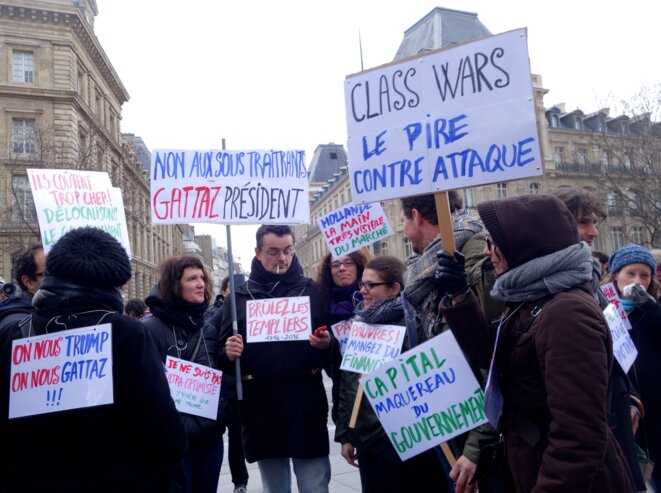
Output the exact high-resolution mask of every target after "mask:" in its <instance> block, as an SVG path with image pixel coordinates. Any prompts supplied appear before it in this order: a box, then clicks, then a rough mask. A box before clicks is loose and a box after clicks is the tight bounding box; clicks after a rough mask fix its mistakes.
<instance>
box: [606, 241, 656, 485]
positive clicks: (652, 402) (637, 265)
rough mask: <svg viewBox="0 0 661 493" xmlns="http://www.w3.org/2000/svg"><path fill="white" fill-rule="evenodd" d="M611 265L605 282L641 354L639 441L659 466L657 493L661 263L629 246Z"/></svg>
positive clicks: (637, 372)
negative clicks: (660, 276)
mask: <svg viewBox="0 0 661 493" xmlns="http://www.w3.org/2000/svg"><path fill="white" fill-rule="evenodd" d="M608 265H609V268H610V274H609V275H608V276H607V277H606V278H605V279H604V281H603V282H604V283H608V282H612V283H613V284H614V285H615V288H616V289H617V292H618V294H619V295H620V300H621V302H622V307H623V308H624V311H625V312H626V313H627V317H628V318H629V321H630V322H631V330H630V331H629V334H630V335H631V339H632V340H633V343H634V345H635V346H636V349H637V350H638V356H636V359H635V360H634V363H633V366H632V367H631V369H630V370H629V377H630V378H631V381H632V382H633V384H634V386H635V388H636V390H637V391H638V392H639V394H640V398H641V400H642V403H643V408H644V413H645V415H644V417H643V418H642V419H641V420H640V424H639V425H638V419H637V418H638V415H637V414H634V424H635V425H638V426H637V431H636V441H637V443H638V445H639V446H640V447H641V448H642V449H643V450H644V451H645V453H646V454H647V455H648V456H649V458H650V459H652V462H654V463H655V464H656V466H655V467H654V470H653V472H652V476H651V480H652V482H653V484H654V487H655V489H656V491H661V305H660V304H659V302H658V299H659V294H660V293H661V287H659V282H658V281H657V280H656V278H655V275H656V268H657V263H656V260H655V259H654V257H653V256H652V254H651V253H650V251H649V250H647V249H646V248H644V247H642V246H640V245H636V244H635V243H629V244H627V245H624V246H623V247H622V248H619V249H618V250H616V251H615V252H613V254H612V255H611V256H610V259H609V261H608Z"/></svg>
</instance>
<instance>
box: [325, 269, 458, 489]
mask: <svg viewBox="0 0 661 493" xmlns="http://www.w3.org/2000/svg"><path fill="white" fill-rule="evenodd" d="M405 271H406V266H405V265H404V263H403V262H402V261H401V260H399V259H398V258H396V257H390V256H383V257H377V258H375V259H373V260H371V261H370V262H369V263H368V264H367V265H366V266H365V270H364V271H363V276H362V281H360V283H359V287H360V293H361V294H362V297H363V301H362V302H361V303H359V304H358V306H357V307H356V310H355V314H356V320H359V321H361V322H365V323H368V324H382V325H405V322H404V309H403V307H402V302H401V297H400V296H399V295H400V293H401V291H402V289H403V288H404V280H403V278H404V272H405ZM406 349H408V341H407V340H406V339H405V340H404V347H403V350H406ZM359 378H360V374H358V373H355V372H348V371H342V372H341V383H340V398H339V406H338V421H337V428H336V431H335V441H336V442H340V443H341V444H342V457H344V458H345V460H346V461H347V462H348V463H349V464H351V465H353V466H356V467H358V468H359V470H360V482H361V487H362V491H363V493H372V492H374V493H388V492H393V493H395V492H401V491H435V492H444V491H447V482H446V479H445V474H444V472H443V469H442V468H440V467H438V466H439V462H438V459H437V457H436V452H435V451H433V450H430V451H427V452H424V453H422V454H420V455H417V456H415V457H412V458H410V459H408V460H407V461H405V462H402V461H401V460H400V458H399V456H398V455H397V452H396V451H395V449H394V448H393V446H392V444H391V443H390V440H389V439H388V436H387V435H386V432H385V431H384V429H383V427H382V426H381V424H380V423H379V420H378V418H377V417H376V414H374V411H373V409H372V406H371V405H370V403H369V401H368V400H367V399H365V398H363V399H362V401H361V404H360V410H359V412H358V417H357V420H356V424H355V427H354V428H349V421H350V418H351V414H352V410H353V406H354V401H355V400H356V393H357V391H358V385H359V382H358V380H359Z"/></svg>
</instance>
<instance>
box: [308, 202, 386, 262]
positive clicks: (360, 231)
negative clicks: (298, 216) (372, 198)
mask: <svg viewBox="0 0 661 493" xmlns="http://www.w3.org/2000/svg"><path fill="white" fill-rule="evenodd" d="M317 222H318V223H319V229H320V230H321V232H322V234H323V236H324V239H325V240H326V244H327V245H328V250H329V251H330V252H331V255H332V256H333V258H337V257H341V256H343V255H347V254H349V253H351V252H355V251H356V250H360V249H361V248H363V247H366V246H368V245H371V244H372V243H375V242H377V241H380V240H381V239H382V238H385V237H386V236H390V235H391V234H392V233H393V231H392V228H391V227H390V224H389V223H388V219H387V218H386V215H385V213H384V212H383V208H382V207H381V204H380V203H379V202H374V203H372V204H358V205H353V204H349V205H347V206H344V207H341V208H339V209H336V210H334V211H332V212H330V213H328V214H326V215H325V216H322V217H320V218H319V219H318V221H317Z"/></svg>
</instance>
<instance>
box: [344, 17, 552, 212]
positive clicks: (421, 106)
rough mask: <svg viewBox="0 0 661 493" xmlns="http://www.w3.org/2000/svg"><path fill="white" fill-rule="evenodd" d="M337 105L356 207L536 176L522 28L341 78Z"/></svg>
mask: <svg viewBox="0 0 661 493" xmlns="http://www.w3.org/2000/svg"><path fill="white" fill-rule="evenodd" d="M345 103H346V117H347V132H348V141H347V148H348V153H349V181H350V183H351V193H352V197H353V202H354V203H366V202H375V201H378V200H386V199H394V198H398V197H407V196H412V195H422V194H427V193H435V192H440V191H444V190H450V189H457V188H465V187H472V186H476V185H484V184H488V183H497V182H503V181H508V180H516V179H520V178H528V177H531V176H538V175H541V174H542V172H543V170H542V159H541V153H540V147H539V136H538V131H537V118H536V114H535V103H534V97H533V91H532V79H531V74H530V62H529V59H528V43H527V32H526V30H525V29H518V30H515V31H510V32H507V33H503V34H499V35H496V36H490V37H488V38H484V39H481V40H478V41H473V42H469V43H465V44H462V45H459V46H456V47H452V48H449V49H444V50H441V51H436V52H433V53H431V54H427V55H424V56H421V57H416V58H411V59H407V60H405V61H402V62H399V63H392V64H388V65H384V66H382V67H380V68H376V69H373V70H368V71H365V72H361V73H358V74H355V75H352V76H349V77H347V80H346V82H345Z"/></svg>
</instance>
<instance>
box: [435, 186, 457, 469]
mask: <svg viewBox="0 0 661 493" xmlns="http://www.w3.org/2000/svg"><path fill="white" fill-rule="evenodd" d="M434 199H435V201H436V216H437V217H438V229H439V231H440V233H441V242H442V245H443V250H445V251H446V252H448V253H450V254H453V253H454V252H455V250H456V245H455V242H454V231H453V230H452V214H450V199H449V197H448V193H447V192H438V193H435V194H434ZM441 450H442V451H443V455H445V458H446V459H447V461H448V462H449V463H450V467H454V465H455V464H456V463H457V460H456V459H455V458H454V455H453V454H452V451H451V450H450V447H449V446H448V444H447V442H443V443H441Z"/></svg>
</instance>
